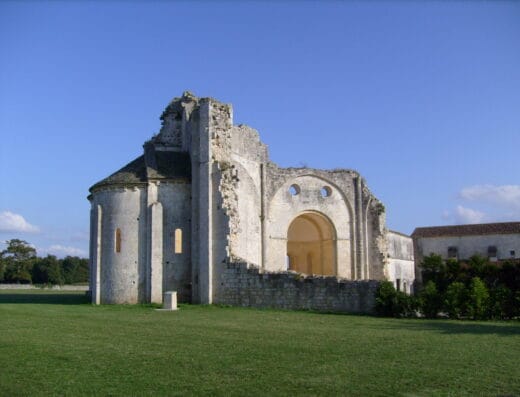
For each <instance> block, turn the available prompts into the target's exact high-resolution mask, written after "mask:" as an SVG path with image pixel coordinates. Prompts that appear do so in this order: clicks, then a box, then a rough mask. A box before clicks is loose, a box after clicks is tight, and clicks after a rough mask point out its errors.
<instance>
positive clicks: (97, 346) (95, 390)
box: [0, 291, 520, 396]
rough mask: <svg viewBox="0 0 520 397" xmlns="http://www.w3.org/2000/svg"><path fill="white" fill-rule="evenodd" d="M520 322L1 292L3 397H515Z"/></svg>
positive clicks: (518, 381)
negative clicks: (106, 302) (167, 306)
mask: <svg viewBox="0 0 520 397" xmlns="http://www.w3.org/2000/svg"><path fill="white" fill-rule="evenodd" d="M519 359H520V324H519V323H518V322H510V323H498V322H462V321H461V322H456V321H442V320H436V321H427V320H396V319H381V318H373V317H366V316H351V315H333V314H318V313H308V312H291V311H277V310H255V309H248V308H227V307H225V308H223V307H215V306H196V305H183V306H181V307H180V310H179V311H177V312H160V311H156V310H154V309H153V307H151V306H98V307H96V306H92V305H90V304H88V303H86V301H85V298H84V296H83V295H82V293H75V292H74V293H72V292H68V293H66V292H61V293H60V292H54V291H53V292H44V291H16V292H13V291H0V394H1V395H4V396H18V395H21V396H28V395H31V396H32V395H70V396H78V395H96V396H98V395H99V396H104V395H105V396H106V395H110V396H144V395H154V396H155V395H164V396H172V395H226V396H227V395H237V396H253V395H258V396H274V395H322V396H327V395H346V396H394V395H403V396H465V395H475V396H482V395H485V396H515V395H516V396H518V395H520V363H519Z"/></svg>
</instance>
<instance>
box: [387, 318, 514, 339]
mask: <svg viewBox="0 0 520 397" xmlns="http://www.w3.org/2000/svg"><path fill="white" fill-rule="evenodd" d="M381 328H387V329H395V330H409V331H434V332H435V331H436V332H439V333H442V334H447V335H457V334H474V335H491V334H493V335H498V336H514V335H516V336H520V322H518V321H508V322H503V323H496V322H494V323H490V324H486V323H484V322H470V321H457V320H449V321H446V320H423V319H416V320H409V321H400V320H395V323H393V324H391V325H390V324H388V325H386V326H384V327H378V329H381Z"/></svg>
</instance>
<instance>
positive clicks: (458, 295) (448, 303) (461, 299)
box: [444, 281, 468, 318]
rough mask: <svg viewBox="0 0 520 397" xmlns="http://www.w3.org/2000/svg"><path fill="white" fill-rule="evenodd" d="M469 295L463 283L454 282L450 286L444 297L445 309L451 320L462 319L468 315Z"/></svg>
mask: <svg viewBox="0 0 520 397" xmlns="http://www.w3.org/2000/svg"><path fill="white" fill-rule="evenodd" d="M467 302H468V293H467V290H466V287H465V286H464V284H463V283H461V282H458V281H456V282H454V283H451V284H450V285H449V286H448V289H447V290H446V294H445V296H444V309H445V310H446V312H447V313H448V315H449V316H450V318H461V317H463V316H464V315H465V314H466V311H467Z"/></svg>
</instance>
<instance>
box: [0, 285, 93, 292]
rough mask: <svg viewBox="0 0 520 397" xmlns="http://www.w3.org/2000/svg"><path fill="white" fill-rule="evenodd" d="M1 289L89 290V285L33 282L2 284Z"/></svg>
mask: <svg viewBox="0 0 520 397" xmlns="http://www.w3.org/2000/svg"><path fill="white" fill-rule="evenodd" d="M0 289H50V290H59V291H88V290H89V286H88V285H52V286H50V287H47V286H45V287H42V286H38V285H32V284H0Z"/></svg>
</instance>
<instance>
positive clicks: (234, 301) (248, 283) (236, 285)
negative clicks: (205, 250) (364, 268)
mask: <svg viewBox="0 0 520 397" xmlns="http://www.w3.org/2000/svg"><path fill="white" fill-rule="evenodd" d="M378 285H379V282H378V281H374V280H367V281H351V280H345V279H338V278H336V277H330V276H328V277H327V276H305V275H302V274H298V273H294V272H282V273H260V271H259V269H258V268H255V267H252V266H251V265H249V266H248V265H247V264H245V263H230V264H227V268H226V269H225V271H224V272H223V273H222V275H221V276H220V280H219V287H218V294H217V299H216V303H220V304H227V305H232V306H250V307H264V308H267V307H272V308H280V309H292V310H302V309H305V310H317V311H325V312H344V313H373V312H374V305H375V293H376V290H377V287H378Z"/></svg>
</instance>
